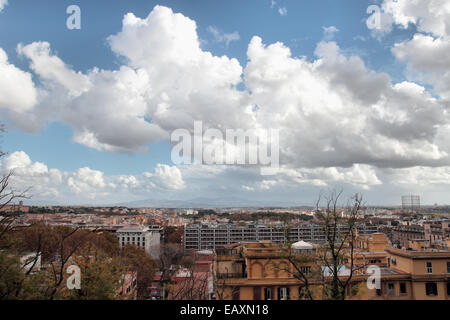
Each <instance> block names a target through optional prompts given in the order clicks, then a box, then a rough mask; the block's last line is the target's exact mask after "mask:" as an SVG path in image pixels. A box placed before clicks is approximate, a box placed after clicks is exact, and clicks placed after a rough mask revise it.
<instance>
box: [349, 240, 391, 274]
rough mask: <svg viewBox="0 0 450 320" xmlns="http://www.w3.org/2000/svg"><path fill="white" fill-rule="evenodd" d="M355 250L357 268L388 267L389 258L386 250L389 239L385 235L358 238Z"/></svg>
mask: <svg viewBox="0 0 450 320" xmlns="http://www.w3.org/2000/svg"><path fill="white" fill-rule="evenodd" d="M355 243H356V246H355V249H354V264H355V266H357V267H361V268H367V267H368V266H373V265H376V266H379V267H387V266H388V264H389V262H388V256H387V253H386V248H387V247H388V245H389V239H388V238H387V237H386V235H385V234H384V233H373V234H363V235H358V236H357V237H356V241H355Z"/></svg>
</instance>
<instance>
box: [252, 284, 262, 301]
mask: <svg viewBox="0 0 450 320" xmlns="http://www.w3.org/2000/svg"><path fill="white" fill-rule="evenodd" d="M253 300H261V288H260V287H254V288H253Z"/></svg>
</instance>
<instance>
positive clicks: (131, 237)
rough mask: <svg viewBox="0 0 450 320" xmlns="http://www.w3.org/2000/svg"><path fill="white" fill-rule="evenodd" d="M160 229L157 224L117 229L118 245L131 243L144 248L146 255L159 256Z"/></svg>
mask: <svg viewBox="0 0 450 320" xmlns="http://www.w3.org/2000/svg"><path fill="white" fill-rule="evenodd" d="M160 231H161V229H160V227H159V226H128V227H124V228H121V229H119V230H117V232H116V234H117V237H118V238H119V244H120V247H121V248H122V247H124V246H125V245H127V244H133V245H135V246H137V247H138V248H144V250H145V252H147V254H148V255H151V256H152V257H153V258H155V259H158V258H159V248H160V241H161V233H160Z"/></svg>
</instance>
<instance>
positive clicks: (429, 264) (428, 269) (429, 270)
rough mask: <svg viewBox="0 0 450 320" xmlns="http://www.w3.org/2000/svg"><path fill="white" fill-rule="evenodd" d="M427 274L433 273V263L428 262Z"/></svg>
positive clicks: (448, 268)
mask: <svg viewBox="0 0 450 320" xmlns="http://www.w3.org/2000/svg"><path fill="white" fill-rule="evenodd" d="M427 273H433V263H432V262H427ZM447 273H450V262H447Z"/></svg>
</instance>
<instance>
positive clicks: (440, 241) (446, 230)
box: [423, 220, 450, 247]
mask: <svg viewBox="0 0 450 320" xmlns="http://www.w3.org/2000/svg"><path fill="white" fill-rule="evenodd" d="M423 226H424V231H425V234H424V237H425V239H426V240H427V241H428V242H429V244H430V246H444V247H447V246H448V244H449V240H450V220H443V221H427V222H425V223H424V224H423Z"/></svg>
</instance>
